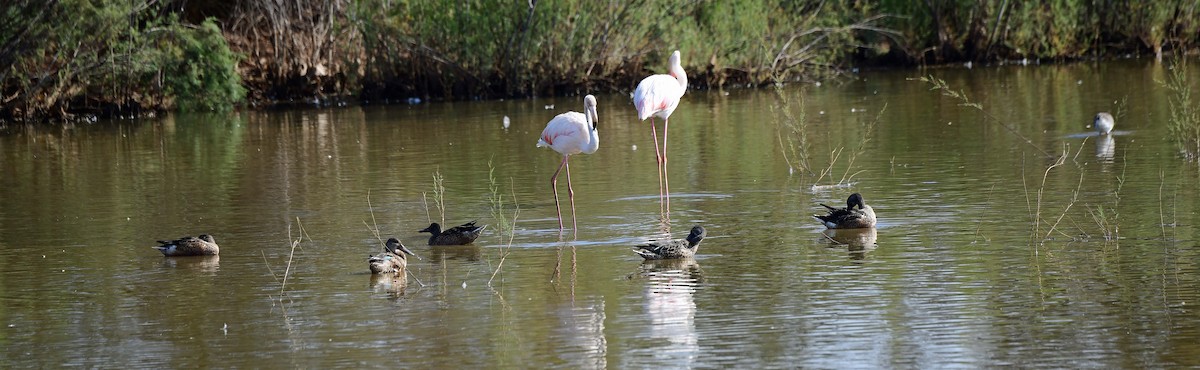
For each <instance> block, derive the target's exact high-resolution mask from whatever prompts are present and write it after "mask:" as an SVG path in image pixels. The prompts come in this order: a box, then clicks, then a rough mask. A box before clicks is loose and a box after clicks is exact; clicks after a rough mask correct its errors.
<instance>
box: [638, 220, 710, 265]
mask: <svg viewBox="0 0 1200 370" xmlns="http://www.w3.org/2000/svg"><path fill="white" fill-rule="evenodd" d="M705 235H707V232H706V231H705V230H704V227H703V226H700V225H696V226H693V227H692V232H691V233H690V234H688V236H687V238H685V239H668V240H658V241H655V240H651V241H650V243H649V244H644V245H639V246H636V247H633V251H634V252H635V253H637V254H638V255H639V256H642V258H645V259H648V260H662V259H676V258H692V257H695V256H696V250H698V249H700V242H701V241H703V240H704V236H705Z"/></svg>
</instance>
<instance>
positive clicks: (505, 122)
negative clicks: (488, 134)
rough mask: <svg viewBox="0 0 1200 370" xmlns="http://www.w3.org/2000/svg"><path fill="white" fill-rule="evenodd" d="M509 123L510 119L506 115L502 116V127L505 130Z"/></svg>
mask: <svg viewBox="0 0 1200 370" xmlns="http://www.w3.org/2000/svg"><path fill="white" fill-rule="evenodd" d="M511 123H512V121H511V120H509V119H508V116H504V129H505V130H507V129H508V125H509V124H511Z"/></svg>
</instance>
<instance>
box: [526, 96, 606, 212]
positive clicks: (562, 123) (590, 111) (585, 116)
mask: <svg viewBox="0 0 1200 370" xmlns="http://www.w3.org/2000/svg"><path fill="white" fill-rule="evenodd" d="M597 120H598V118H597V116H596V97H595V96H591V95H588V96H585V97H583V113H579V112H567V113H563V114H560V115H557V116H555V117H554V119H552V120H550V123H547V124H546V129H545V130H542V137H541V138H540V139H538V143H537V146H538V147H539V148H540V147H544V146H548V147H550V149H554V151H556V152H559V153H561V154H562V155H563V160H562V163H561V164H559V165H558V170H555V171H554V176H551V177H550V187H552V188H553V189H554V208H555V210H557V211H558V230H560V231H561V230H562V229H563V222H562V209H561V208H560V207H559V205H558V173H559V171H562V169H563V168H564V167H565V168H566V169H567V195H568V196H569V197H570V198H571V225H572V226H573V227H574V229H573V230H576V232H578V230H579V223H578V222H577V221H576V220H575V189H574V188H572V187H571V165H570V164H568V163H567V160H568V159H570V158H571V155H572V154H579V153H585V154H592V153H595V152H596V149H598V148H599V147H600V136H598V135H597V134H596V121H597Z"/></svg>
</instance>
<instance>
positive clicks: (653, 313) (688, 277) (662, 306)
mask: <svg viewBox="0 0 1200 370" xmlns="http://www.w3.org/2000/svg"><path fill="white" fill-rule="evenodd" d="M640 269H641V275H642V277H644V278H645V279H646V286H645V290H644V291H643V295H644V296H645V299H644V300H643V302H645V303H644V304H645V307H646V314H647V316H649V317H650V325H649V327H648V333H647V334H648V335H649V337H650V339H651V342H653V343H658V345H657V346H647V347H644V348H641V349H639V350H641V351H648V352H650V354H652V356H653V357H656V358H660V359H663V360H666V362H667V363H670V364H672V365H673V366H679V367H682V368H690V367H692V366H693V365H695V364H694V361H695V359H697V358H699V357H700V345H699V340H698V339H699V335H698V334H697V333H696V301H695V299H694V297H693V294H694V293H695V292H696V288H698V287H699V285H700V284H701V283H702V282H703V281H704V278H703V274H702V273H701V270H700V264H699V263H697V262H696V260H695V259H692V258H684V259H673V260H648V261H645V262H643V263H642V265H641V268H640Z"/></svg>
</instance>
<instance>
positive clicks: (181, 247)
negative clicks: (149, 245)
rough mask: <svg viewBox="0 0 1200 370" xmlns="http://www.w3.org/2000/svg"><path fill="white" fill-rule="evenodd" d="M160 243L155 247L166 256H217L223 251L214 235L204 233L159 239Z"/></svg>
mask: <svg viewBox="0 0 1200 370" xmlns="http://www.w3.org/2000/svg"><path fill="white" fill-rule="evenodd" d="M158 243H159V244H162V245H159V246H157V247H154V249H158V251H159V252H162V254H163V255H164V256H167V257H176V256H215V255H217V254H218V253H220V252H221V248H219V247H217V241H216V239H213V237H212V235H208V234H203V235H200V236H198V237H196V236H185V237H182V238H179V239H175V240H170V241H167V240H159V241H158Z"/></svg>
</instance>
